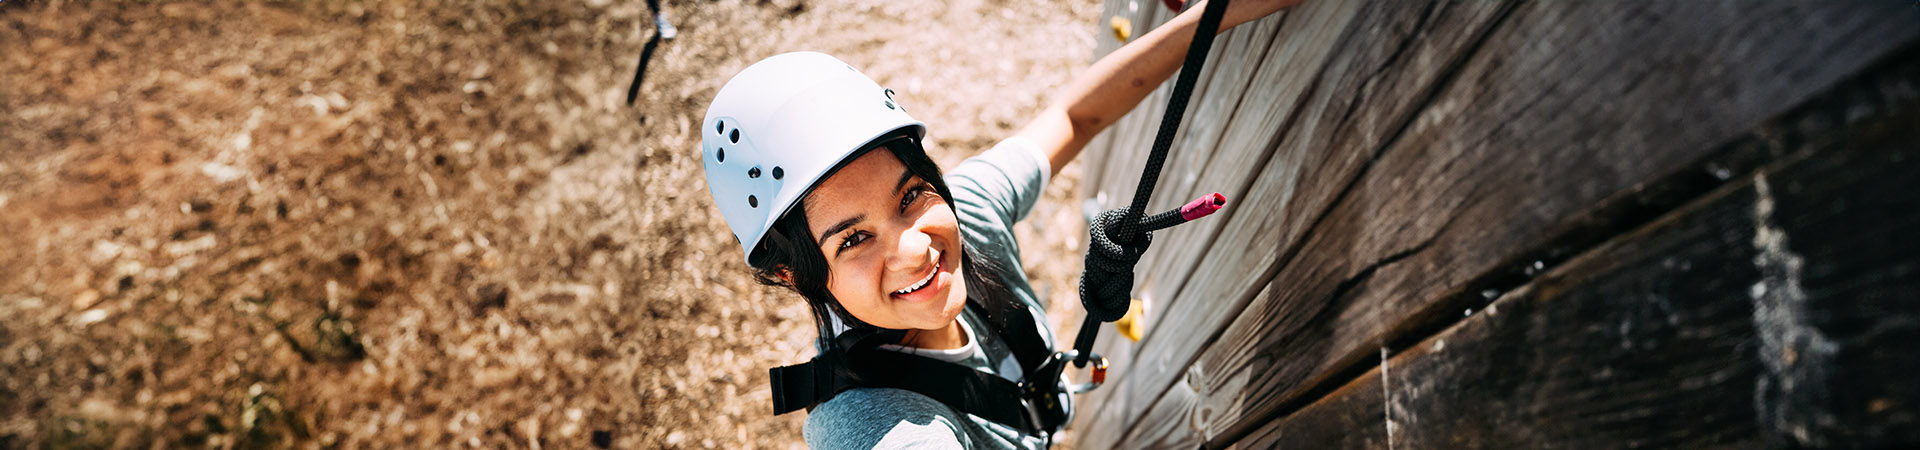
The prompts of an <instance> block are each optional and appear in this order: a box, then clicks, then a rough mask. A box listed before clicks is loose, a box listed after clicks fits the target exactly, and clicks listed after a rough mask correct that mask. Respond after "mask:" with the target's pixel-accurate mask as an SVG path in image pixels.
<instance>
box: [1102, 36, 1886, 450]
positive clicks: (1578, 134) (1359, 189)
mask: <svg viewBox="0 0 1920 450" xmlns="http://www.w3.org/2000/svg"><path fill="white" fill-rule="evenodd" d="M1511 15H1512V17H1510V18H1507V19H1506V22H1507V24H1506V25H1504V26H1501V27H1499V28H1498V29H1497V30H1496V31H1495V32H1494V33H1492V34H1491V35H1489V36H1488V38H1487V40H1486V42H1485V44H1484V45H1483V48H1481V49H1480V51H1479V53H1478V54H1477V55H1475V57H1474V58H1472V59H1470V60H1464V64H1463V65H1459V66H1457V67H1455V66H1454V65H1451V64H1436V65H1437V66H1439V68H1440V69H1441V70H1438V71H1439V72H1442V73H1445V74H1447V79H1448V80H1459V82H1453V83H1442V85H1443V88H1444V89H1442V90H1439V91H1436V94H1437V95H1435V96H1432V97H1428V98H1426V99H1425V100H1426V101H1424V102H1419V103H1418V105H1419V106H1421V109H1420V115H1419V116H1417V117H1415V118H1414V119H1413V120H1410V121H1408V122H1406V123H1405V128H1404V130H1401V128H1400V127H1399V126H1389V127H1384V129H1381V128H1375V129H1372V130H1373V132H1374V133H1377V134H1378V135H1381V136H1385V137H1388V139H1383V140H1382V141H1380V142H1382V145H1383V146H1382V147H1380V148H1381V150H1377V152H1378V153H1377V154H1378V156H1377V157H1376V158H1374V159H1367V160H1364V161H1361V162H1360V164H1358V165H1357V168H1355V165H1352V164H1341V163H1340V162H1341V161H1340V160H1338V159H1333V160H1332V162H1333V164H1328V165H1326V166H1322V167H1331V168H1333V169H1332V170H1330V171H1328V172H1331V173H1335V174H1339V173H1348V174H1354V175H1349V177H1352V178H1351V179H1354V180H1355V181H1354V182H1352V183H1351V184H1348V183H1314V184H1312V186H1315V188H1316V189H1315V190H1314V191H1302V198H1306V197H1307V196H1308V195H1320V196H1323V198H1326V197H1331V199H1330V200H1329V201H1328V202H1327V203H1326V204H1331V205H1333V206H1332V209H1331V211H1329V212H1328V213H1327V214H1326V216H1325V217H1324V218H1323V219H1320V220H1316V221H1315V222H1312V223H1310V224H1309V225H1308V226H1307V227H1306V229H1305V230H1304V231H1303V232H1301V234H1300V238H1299V240H1297V241H1296V240H1290V239H1289V240H1281V241H1278V242H1275V241H1268V242H1274V243H1273V244H1269V245H1271V247H1265V248H1280V247H1281V245H1280V243H1281V242H1294V243H1295V244H1294V245H1295V246H1297V250H1293V251H1279V252H1276V253H1279V254H1280V255H1288V254H1292V253H1295V252H1296V251H1297V254H1293V255H1290V256H1286V257H1284V258H1285V263H1284V264H1280V265H1279V267H1280V271H1279V272H1278V274H1277V275H1276V276H1275V277H1274V278H1273V281H1272V283H1271V284H1270V285H1268V287H1266V288H1265V289H1267V292H1269V293H1268V294H1264V295H1261V296H1259V298H1258V299H1257V300H1255V301H1253V302H1252V303H1251V304H1246V307H1245V308H1234V307H1232V305H1227V307H1225V308H1219V309H1216V308H1213V307H1206V308H1202V307H1192V306H1193V305H1191V304H1189V307H1182V308H1176V310H1175V311H1171V312H1170V317H1169V318H1168V319H1167V320H1166V321H1164V322H1162V323H1161V325H1166V326H1180V327H1182V328H1183V329H1185V330H1219V329H1220V328H1222V327H1223V325H1225V324H1226V323H1227V319H1233V322H1232V323H1231V325H1230V326H1228V327H1226V328H1227V329H1226V330H1225V332H1224V333H1219V334H1210V333H1205V332H1186V333H1180V334H1176V335H1175V336H1178V338H1177V340H1175V339H1169V340H1160V339H1158V336H1157V335H1156V337H1155V338H1153V339H1151V340H1149V341H1148V342H1146V343H1145V345H1143V346H1142V349H1141V350H1140V352H1139V355H1140V356H1139V357H1137V358H1136V361H1135V370H1133V371H1131V372H1130V378H1129V380H1127V382H1126V383H1125V385H1126V386H1127V387H1128V388H1130V389H1143V390H1146V391H1149V392H1151V391H1153V390H1156V389H1157V390H1160V391H1161V392H1162V394H1159V395H1160V399H1159V400H1158V402H1157V403H1155V404H1153V405H1152V406H1150V407H1149V408H1148V411H1149V412H1148V413H1146V415H1144V416H1143V417H1142V418H1141V419H1137V420H1135V421H1134V422H1133V423H1134V425H1133V426H1130V427H1128V428H1129V429H1130V430H1131V432H1130V434H1129V435H1128V437H1126V438H1123V441H1124V442H1128V443H1129V445H1140V446H1147V447H1169V448H1170V447H1180V448H1191V447H1192V446H1193V445H1195V444H1198V443H1200V442H1202V441H1204V440H1205V439H1208V438H1222V437H1224V439H1226V440H1231V439H1233V437H1234V436H1237V435H1240V434H1244V433H1246V432H1248V431H1251V430H1252V429H1253V428H1254V427H1256V426H1257V425H1258V422H1259V421H1260V420H1263V418H1265V417H1271V416H1272V415H1273V414H1276V413H1277V412H1279V411H1282V410H1284V409H1287V408H1289V407H1290V406H1289V405H1293V404H1298V403H1300V402H1302V401H1303V399H1301V398H1300V396H1301V395H1302V394H1303V393H1306V392H1307V391H1309V390H1312V389H1316V388H1318V387H1319V386H1322V385H1325V384H1328V383H1329V381H1330V380H1334V379H1337V378H1336V377H1337V376H1339V374H1342V373H1345V372H1347V371H1350V370H1352V368H1353V367H1355V366H1356V364H1360V363H1361V362H1362V361H1365V360H1367V359H1370V358H1374V357H1376V356H1374V352H1375V351H1377V349H1378V348H1379V347H1380V345H1381V344H1382V343H1385V342H1391V341H1393V340H1394V339H1396V338H1397V336H1395V334H1394V333H1395V332H1396V331H1403V330H1406V329H1410V328H1417V327H1418V326H1417V325H1418V324H1417V323H1415V322H1418V321H1419V320H1420V319H1422V318H1431V317H1436V316H1437V314H1438V310H1439V309H1444V308H1441V307H1442V306H1444V305H1445V303H1446V302H1443V301H1441V300H1443V299H1448V298H1457V297H1459V294H1462V293H1463V292H1461V290H1462V288H1463V287H1465V285H1466V282H1467V281H1469V280H1472V279H1474V278H1475V277H1478V276H1480V275H1482V274H1485V273H1488V272H1491V271H1495V270H1497V269H1499V267H1497V266H1499V265H1501V264H1503V263H1506V262H1509V261H1510V260H1512V259H1513V256H1515V255H1516V254H1518V253H1522V252H1525V251H1530V250H1531V249H1532V244H1535V243H1539V242H1541V241H1542V240H1544V239H1545V238H1546V237H1547V236H1545V234H1547V233H1548V232H1550V231H1552V230H1554V229H1555V228H1556V227H1557V226H1559V225H1560V224H1562V223H1564V222H1566V221H1568V220H1570V219H1571V218H1573V217H1578V216H1579V215H1580V214H1581V213H1582V212H1583V211H1585V210H1587V209H1588V208H1589V207H1590V206H1591V205H1594V204H1596V203H1599V202H1600V201H1601V200H1603V199H1605V198H1606V197H1608V196H1610V195H1614V194H1615V193H1618V192H1622V191H1625V190H1628V189H1630V188H1632V187H1634V186H1635V185H1637V184H1640V183H1645V182H1648V181H1651V180H1656V179H1658V178H1659V177H1660V176H1662V175H1663V174H1666V173H1669V172H1672V171H1675V170H1679V169H1680V168H1682V167H1685V166H1687V165H1688V163H1690V162H1693V161H1697V160H1701V159H1703V158H1706V157H1708V156H1711V155H1712V154H1713V150H1714V149H1716V148H1719V147H1718V144H1719V143H1722V142H1725V141H1727V140H1729V139H1730V138H1731V137H1732V136H1735V135H1738V134H1739V133H1740V132H1742V131H1743V130H1747V129H1751V128H1753V127H1754V126H1755V125H1756V124H1757V123H1758V122H1760V121H1761V120H1763V119H1765V118H1766V117H1768V116H1771V115H1775V114H1778V113H1780V112H1781V111H1784V110H1786V109H1787V108H1789V107H1790V106H1792V105H1794V104H1796V103H1799V102H1800V101H1801V100H1804V99H1806V98H1807V97H1809V96H1811V95H1813V94H1814V93H1815V92H1818V91H1819V90H1820V89H1822V88H1824V87H1826V86H1830V85H1832V84H1833V83H1834V82H1836V81H1837V80H1838V79H1840V78H1842V77H1844V76H1846V75H1849V74H1852V73H1854V72H1856V71H1858V70H1860V69H1861V68H1862V67H1864V66H1865V65H1866V64H1867V63H1868V62H1871V61H1873V60H1874V59H1876V58H1878V57H1880V56H1883V55H1886V54H1888V53H1890V52H1891V51H1892V49H1896V48H1900V47H1901V46H1903V45H1906V44H1907V43H1910V42H1912V41H1913V39H1914V29H1912V28H1911V27H1904V26H1902V24H1904V23H1905V19H1903V18H1900V17H1899V16H1898V15H1897V14H1891V13H1890V12H1889V11H1877V10H1874V9H1872V8H1849V7H1840V6H1835V5H1814V4H1768V5H1764V6H1759V7H1754V6H1751V5H1735V4H1724V3H1723V4H1715V3H1685V4H1656V3H1629V4H1609V5H1592V4H1569V3H1545V4H1523V5H1520V6H1518V7H1516V8H1515V9H1514V10H1513V12H1512V14H1511ZM1662 17H1667V18H1679V17H1685V18H1686V20H1684V21H1681V20H1659V18H1662ZM1814 25H1818V26H1814ZM1762 30H1764V31H1765V32H1767V33H1771V34H1772V35H1775V36H1779V37H1782V38H1781V39H1767V40H1752V39H1743V37H1744V36H1748V35H1751V34H1753V33H1755V32H1758V31H1762ZM1822 48H1845V49H1848V51H1846V52H1820V51H1815V50H1814V49H1822ZM1488 55H1498V57H1494V56H1488ZM1676 68H1693V69H1692V70H1676ZM1733 68H1740V70H1733ZM1328 70H1334V67H1333V66H1330V67H1329V69H1328ZM1570 86H1578V87H1579V89H1573V88H1571V87H1570ZM1417 91H1418V90H1416V92H1417ZM1416 98H1419V97H1416ZM1397 130H1400V131H1397ZM1354 132H1356V133H1361V134H1362V135H1363V136H1364V135H1366V132H1365V131H1364V130H1354ZM1284 145H1285V144H1284V143H1283V146H1284ZM1367 148H1369V147H1360V148H1359V150H1361V151H1364V150H1365V149H1367ZM1287 150H1288V149H1286V148H1284V147H1283V149H1282V152H1281V153H1280V154H1278V155H1276V156H1277V157H1276V159H1277V160H1278V159H1282V158H1284V157H1285V155H1288V154H1289V153H1288V151H1287ZM1349 151H1352V150H1349ZM1311 170H1312V169H1309V171H1311ZM1309 173H1310V174H1311V172H1309ZM1308 176H1309V177H1311V175H1308ZM1263 181H1264V180H1263ZM1341 186H1347V187H1345V188H1344V189H1343V188H1341ZM1253 195H1258V192H1257V189H1256V193H1255V194H1253ZM1298 201H1300V200H1299V199H1296V202H1298ZM1307 204H1308V205H1310V206H1311V205H1313V204H1314V203H1313V202H1311V201H1309V202H1308V203H1307ZM1315 209H1317V208H1311V207H1308V208H1304V210H1306V211H1313V210H1315ZM1286 210H1287V211H1300V210H1302V208H1299V207H1296V205H1292V204H1290V205H1289V207H1288V208H1287V209H1286ZM1240 219H1241V217H1240V216H1236V217H1235V220H1236V224H1235V225H1239V224H1240V223H1239V222H1238V221H1239V220H1240ZM1282 223H1284V222H1282ZM1454 224H1461V225H1460V226H1457V227H1456V226H1454ZM1235 225H1229V228H1228V231H1227V232H1226V233H1223V236H1228V237H1231V236H1233V235H1234V226H1235ZM1256 229H1259V230H1265V231H1266V232H1267V233H1269V234H1285V233H1289V230H1288V228H1287V227H1286V226H1285V225H1282V226H1281V227H1280V230H1279V232H1278V233H1276V232H1274V231H1273V228H1269V227H1258V228H1256ZM1222 241H1223V243H1224V244H1225V247H1224V248H1229V249H1244V248H1262V246H1260V245H1246V244H1245V243H1246V242H1256V243H1257V242H1259V241H1251V240H1247V241H1235V240H1231V239H1222ZM1219 253H1223V252H1215V253H1213V254H1209V255H1208V258H1207V259H1205V260H1203V261H1202V262H1201V264H1200V268H1199V269H1198V270H1197V271H1196V274H1199V276H1197V277H1196V278H1195V279H1194V280H1193V281H1190V282H1189V284H1190V285H1196V286H1201V287H1202V289H1201V290H1198V291H1189V290H1183V291H1182V293H1181V294H1180V295H1181V296H1182V297H1204V298H1218V296H1213V295H1206V293H1209V292H1223V291H1224V292H1232V291H1233V290H1248V289H1252V288H1251V287H1239V286H1238V285H1237V283H1245V282H1246V281H1245V279H1246V278H1247V276H1248V275H1247V274H1246V273H1245V272H1239V273H1235V272H1232V271H1229V270H1224V268H1225V267H1245V266H1247V265H1246V264H1229V265H1216V264H1217V263H1219V262H1223V261H1235V260H1237V261H1235V262H1244V261H1246V260H1247V259H1250V258H1251V257H1260V258H1262V260H1263V261H1262V262H1264V260H1279V259H1281V258H1276V257H1275V255H1272V254H1268V255H1264V256H1257V255H1258V252H1255V253H1254V255H1256V256H1244V255H1248V252H1243V251H1227V252H1224V253H1227V254H1226V255H1219ZM1255 278H1256V279H1257V278H1258V277H1257V276H1256V277H1255ZM1236 279H1238V280H1239V281H1236ZM1194 283H1197V284H1194ZM1222 287H1224V289H1221V288H1222ZM1190 293H1191V294H1197V295H1190ZM1225 297H1228V298H1232V297H1233V295H1226V296H1225ZM1182 319H1196V320H1182ZM1169 324H1178V325H1169ZM1213 336H1220V338H1219V339H1218V340H1217V341H1215V340H1214V339H1213ZM1163 343H1166V344H1167V346H1165V347H1160V348H1155V347H1156V346H1157V345H1160V344H1163ZM1202 349H1204V354H1202V355H1201V356H1200V358H1199V359H1198V360H1197V361H1196V362H1194V363H1192V364H1180V363H1174V364H1156V363H1155V361H1154V360H1155V359H1156V358H1157V359H1161V360H1163V361H1170V362H1171V361H1178V360H1179V359H1182V358H1190V357H1191V355H1192V354H1194V353H1196V352H1199V351H1201V350H1202ZM1282 362H1284V364H1283V363H1282ZM1154 369H1160V370H1157V371H1155V370H1154ZM1143 374H1144V375H1143ZM1142 380H1145V381H1144V382H1143V381H1142ZM1163 383H1164V384H1163ZM1157 386H1165V387H1164V388H1157ZM1147 395H1153V394H1147ZM1137 398H1140V397H1136V399H1137Z"/></svg>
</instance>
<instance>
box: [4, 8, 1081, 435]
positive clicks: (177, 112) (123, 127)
mask: <svg viewBox="0 0 1920 450" xmlns="http://www.w3.org/2000/svg"><path fill="white" fill-rule="evenodd" d="M546 3H548V2H530V3H523V4H496V5H477V6H470V5H465V4H456V5H444V6H440V7H431V8H429V7H421V6H412V5H387V4H336V2H318V3H314V4H257V3H251V4H200V3H193V4H185V3H182V4H126V3H117V2H114V3H110V2H79V3H40V2H21V1H17V0H16V1H10V2H6V3H4V4H0V42H5V43H8V44H9V48H10V51H7V52H0V229H3V230H5V232H4V233H0V249H4V250H0V447H41V446H47V447H56V448H60V447H77V448H87V447H153V446H155V445H158V446H162V447H201V446H216V447H227V446H240V447H282V446H298V447H316V446H342V447H375V448H402V447H449V446H454V445H473V446H485V447H500V446H514V447H536V448H538V447H562V448H574V447H592V446H596V445H605V446H612V447H616V448H634V447H642V448H645V447H724V448H738V447H776V448H787V447H799V446H802V444H801V443H800V441H799V433H800V431H799V428H800V424H801V423H802V422H803V420H804V418H803V416H802V415H800V414H793V415H787V416H781V417H773V416H771V415H770V414H769V411H770V410H771V406H770V403H769V401H768V400H767V395H768V389H767V376H766V368H768V367H771V366H775V365H781V364H790V363H794V362H797V361H801V360H804V359H805V358H807V357H809V356H810V354H811V349H810V347H809V344H808V342H809V340H810V339H811V337H812V336H811V331H810V330H811V327H810V325H809V324H807V322H806V321H807V320H808V319H807V318H806V314H805V308H804V306H803V305H802V303H801V301H800V300H799V299H798V298H797V297H794V296H791V295H789V294H786V293H783V292H779V291H774V290H771V289H768V288H763V287H759V286H757V285H755V284H753V283H752V282H751V280H750V278H749V277H748V276H747V273H746V268H745V266H744V264H742V263H741V262H740V260H739V259H740V255H739V250H738V248H737V247H736V246H735V244H734V242H733V240H732V238H731V237H730V236H731V235H729V234H728V233H727V231H726V230H727V229H726V226H725V224H724V223H723V222H722V220H721V219H720V216H719V214H718V212H717V211H716V210H714V209H713V208H712V206H711V205H710V204H709V201H708V199H707V194H706V191H705V184H704V180H703V179H702V177H701V175H700V169H699V164H698V161H697V153H698V136H697V135H695V134H694V132H693V131H694V130H693V128H694V126H695V124H697V123H699V121H700V119H701V116H702V114H703V113H704V111H705V107H706V102H707V100H709V99H711V98H712V96H713V93H714V92H715V91H716V90H717V89H718V88H719V86H720V85H721V84H722V83H724V81H725V79H726V77H728V76H730V75H731V74H733V73H734V72H736V71H738V70H739V69H741V68H743V67H745V66H746V65H747V64H749V63H751V62H752V61H755V60H758V59H760V58H763V57H766V56H770V55H773V54H776V53H779V52H783V51H791V50H819V51H824V52H827V53H830V54H834V55H836V56H838V57H840V58H842V59H844V60H846V61H848V62H850V63H852V64H854V65H856V66H859V67H862V68H863V69H864V70H865V71H866V72H867V73H868V74H869V75H870V76H873V77H874V78H876V79H877V80H878V81H880V82H881V83H882V84H883V85H886V86H889V87H891V88H893V89H894V90H895V91H897V92H898V93H899V94H898V98H900V99H901V101H902V102H903V103H905V104H907V105H909V106H910V107H911V108H912V110H913V111H914V112H915V114H916V115H917V116H918V118H920V119H922V120H924V121H926V122H928V123H929V125H930V128H931V130H932V135H931V136H930V137H931V143H932V144H933V148H932V149H930V150H931V151H932V152H933V153H934V155H935V157H936V158H937V159H939V160H940V161H942V162H943V163H947V164H952V163H956V162H958V161H959V160H960V159H961V158H964V157H965V156H968V155H972V154H974V153H977V152H979V151H981V150H984V149H985V148H986V147H988V146H990V145H991V144H992V143H993V142H995V141H996V140H998V139H1000V138H1002V137H1005V136H1006V135H1008V134H1009V133H1010V132H1011V131H1012V129H1013V127H1016V126H1018V125H1019V124H1021V123H1022V122H1024V120H1025V119H1026V118H1027V117H1030V116H1031V115H1032V114H1034V113H1035V112H1036V111H1037V109H1038V107H1039V106H1040V104H1041V102H1042V101H1043V100H1044V99H1043V96H1044V94H1045V93H1046V92H1048V91H1049V90H1051V89H1053V88H1055V87H1057V86H1058V85H1059V84H1061V83H1063V82H1065V81H1066V80H1067V79H1068V77H1069V76H1070V75H1071V74H1073V73H1075V72H1077V71H1078V70H1080V69H1081V68H1083V67H1084V66H1085V65H1086V63H1087V62H1088V59H1089V55H1091V52H1092V48H1093V43H1094V34H1093V33H1094V31H1095V30H1096V28H1095V20H1094V19H1095V17H1094V16H1095V15H1097V14H1098V12H1099V3H1098V2H1094V1H1089V0H1076V1H1073V2H1069V3H1058V2H1005V1H955V2H939V3H927V4H918V3H914V4H909V3H907V2H892V1H879V0H874V1H835V2H825V1H820V2H815V1H808V2H797V1H790V0H789V1H782V0H775V1H758V2H740V1H718V2H668V5H667V8H668V9H669V11H670V12H671V17H672V18H673V19H674V22H675V24H676V25H678V27H679V31H680V34H679V36H678V38H677V39H676V40H674V41H670V42H666V43H663V44H662V45H661V46H660V47H659V49H658V51H657V52H656V54H655V56H654V58H655V59H654V60H653V61H652V63H651V64H650V66H649V68H648V75H647V84H646V85H645V86H644V87H643V88H642V91H641V94H640V98H639V100H638V102H636V106H631V107H630V106H627V105H625V104H624V100H625V98H624V97H625V93H626V89H627V82H628V81H629V80H630V79H631V77H632V74H633V73H632V70H633V68H634V65H635V59H636V58H637V57H638V55H640V53H641V52H640V50H641V46H642V44H643V43H644V42H645V39H646V38H647V37H648V36H649V35H650V34H651V33H652V22H651V20H650V18H649V14H650V12H649V11H647V10H646V8H645V5H644V4H643V3H640V2H632V3H618V4H615V3H612V2H604V1H602V2H594V1H588V2H584V3H577V4H576V3H574V2H554V3H565V4H560V5H548V4H546ZM1078 173H1079V168H1078V164H1076V165H1074V166H1069V168H1068V169H1067V172H1066V173H1064V174H1062V176H1059V177H1056V178H1055V180H1056V181H1055V183H1054V184H1053V185H1052V186H1051V187H1050V188H1049V189H1048V192H1047V197H1046V200H1045V201H1043V203H1042V204H1041V205H1040V206H1039V207H1038V209H1037V210H1036V211H1035V214H1034V215H1033V216H1032V217H1031V218H1030V219H1029V221H1028V222H1027V223H1026V224H1025V225H1023V226H1022V227H1021V228H1020V229H1019V230H1017V232H1018V233H1019V235H1020V236H1021V238H1022V239H1023V242H1024V243H1025V245H1024V254H1025V255H1026V258H1027V259H1026V263H1027V264H1026V265H1027V266H1028V270H1029V273H1030V275H1031V276H1032V277H1033V278H1034V279H1035V282H1036V288H1038V290H1039V291H1040V293H1041V294H1042V295H1043V296H1045V297H1047V298H1049V299H1051V300H1052V301H1053V302H1054V303H1055V308H1053V309H1055V310H1057V311H1063V310H1064V309H1066V308H1065V307H1067V306H1071V305H1072V304H1073V303H1074V302H1075V301H1076V300H1075V299H1074V297H1073V292H1074V286H1073V284H1072V283H1073V280H1074V278H1073V277H1075V276H1076V275H1077V271H1078V267H1079V260H1078V257H1079V256H1078V255H1079V254H1078V252H1079V247H1078V242H1079V241H1080V240H1081V239H1083V237H1082V236H1083V233H1084V231H1083V228H1082V227H1083V226H1084V225H1082V224H1081V223H1080V219H1079V216H1078V212H1077V207H1076V206H1075V205H1073V204H1072V202H1071V199H1072V198H1073V197H1074V195H1075V194H1076V192H1075V190H1076V189H1078V186H1077V184H1078V183H1077V180H1078V179H1079V175H1078ZM1070 315H1072V314H1071V313H1068V312H1064V311H1063V312H1060V313H1056V315H1055V320H1056V322H1062V323H1065V322H1066V321H1067V320H1068V319H1071V318H1072V317H1068V316H1070ZM1065 331H1071V330H1065ZM1063 336H1065V335H1064V334H1063Z"/></svg>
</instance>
